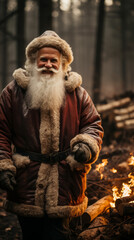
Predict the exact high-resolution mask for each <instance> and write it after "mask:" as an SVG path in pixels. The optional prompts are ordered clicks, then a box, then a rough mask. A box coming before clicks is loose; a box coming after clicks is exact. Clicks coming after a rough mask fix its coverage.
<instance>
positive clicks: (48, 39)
mask: <svg viewBox="0 0 134 240" xmlns="http://www.w3.org/2000/svg"><path fill="white" fill-rule="evenodd" d="M43 47H52V48H56V49H57V50H58V51H59V52H61V54H62V55H63V56H64V57H65V59H66V62H67V63H68V65H69V64H71V62H72V61H73V52H72V49H71V47H70V46H69V44H68V43H67V42H66V41H65V40H63V39H62V38H60V37H59V36H58V35H57V36H52V35H51V36H49V35H48V36H45V35H44V36H43V35H42V36H39V37H37V38H34V39H33V40H32V41H31V42H30V43H29V44H28V46H27V47H26V57H27V59H30V61H31V62H33V61H34V60H35V53H36V52H37V51H38V50H39V49H41V48H43Z"/></svg>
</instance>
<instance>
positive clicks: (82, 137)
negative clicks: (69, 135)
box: [70, 134, 100, 163]
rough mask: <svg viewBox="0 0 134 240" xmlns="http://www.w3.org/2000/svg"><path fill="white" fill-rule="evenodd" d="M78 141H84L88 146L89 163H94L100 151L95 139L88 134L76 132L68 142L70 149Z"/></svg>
mask: <svg viewBox="0 0 134 240" xmlns="http://www.w3.org/2000/svg"><path fill="white" fill-rule="evenodd" d="M79 142H81V143H85V144H87V145H88V146H89V148H90V150H91V153H92V158H91V160H90V161H89V163H94V162H95V161H96V160H97V158H98V156H99V152H100V150H99V146H98V144H97V141H96V140H95V139H94V138H93V137H91V136H90V135H88V134H78V135H77V136H76V137H74V138H73V139H72V140H71V142H70V147H71V149H73V147H74V145H76V144H77V143H79Z"/></svg>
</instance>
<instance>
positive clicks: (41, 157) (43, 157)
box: [16, 148, 70, 164]
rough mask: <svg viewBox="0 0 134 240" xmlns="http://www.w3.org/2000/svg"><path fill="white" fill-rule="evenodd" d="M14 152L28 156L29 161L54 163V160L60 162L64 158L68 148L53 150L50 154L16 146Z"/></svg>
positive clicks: (68, 151) (67, 153)
mask: <svg viewBox="0 0 134 240" xmlns="http://www.w3.org/2000/svg"><path fill="white" fill-rule="evenodd" d="M16 153H19V154H21V155H22V156H28V157H29V158H30V160H31V161H35V162H40V163H49V164H54V163H56V162H60V161H61V160H64V159H65V158H66V157H67V156H68V155H69V154H70V148H68V149H67V150H65V151H63V152H55V153H51V154H41V153H36V152H30V151H25V150H23V149H20V148H16Z"/></svg>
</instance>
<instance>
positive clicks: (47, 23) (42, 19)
mask: <svg viewBox="0 0 134 240" xmlns="http://www.w3.org/2000/svg"><path fill="white" fill-rule="evenodd" d="M51 29H52V0H45V1H44V0H39V34H42V33H43V32H45V31H46V30H51Z"/></svg>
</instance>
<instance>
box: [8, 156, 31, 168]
mask: <svg viewBox="0 0 134 240" xmlns="http://www.w3.org/2000/svg"><path fill="white" fill-rule="evenodd" d="M12 159H13V162H14V165H15V166H16V168H24V167H26V166H27V165H28V164H29V163H30V159H29V157H28V156H22V155H20V154H18V153H15V154H13V155H12Z"/></svg>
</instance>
